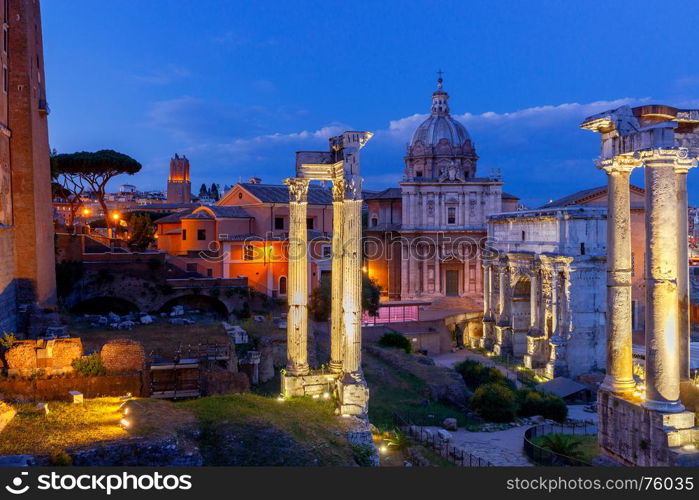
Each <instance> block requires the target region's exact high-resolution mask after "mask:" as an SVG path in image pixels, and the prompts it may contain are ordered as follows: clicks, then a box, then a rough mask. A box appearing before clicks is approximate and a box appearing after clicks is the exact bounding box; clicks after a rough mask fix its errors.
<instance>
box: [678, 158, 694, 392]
mask: <svg viewBox="0 0 699 500" xmlns="http://www.w3.org/2000/svg"><path fill="white" fill-rule="evenodd" d="M687 171H688V168H682V166H681V165H676V166H675V173H676V178H677V205H678V206H677V228H678V234H677V237H678V239H677V265H678V268H677V312H678V316H677V322H678V325H679V337H680V340H679V350H680V380H681V381H682V382H684V381H689V380H690V369H689V357H690V353H689V337H690V324H689V241H687V240H688V239H689V236H688V233H689V220H688V218H689V214H688V213H687V210H688V206H687Z"/></svg>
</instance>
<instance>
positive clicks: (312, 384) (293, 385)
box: [282, 373, 337, 398]
mask: <svg viewBox="0 0 699 500" xmlns="http://www.w3.org/2000/svg"><path fill="white" fill-rule="evenodd" d="M336 380H337V375H336V374H332V373H316V374H313V373H310V374H307V375H289V374H286V375H282V396H284V397H285V398H292V397H302V396H315V395H319V396H322V395H323V394H325V393H328V394H333V393H334V391H335V381H336Z"/></svg>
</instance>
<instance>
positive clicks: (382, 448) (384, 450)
mask: <svg viewBox="0 0 699 500" xmlns="http://www.w3.org/2000/svg"><path fill="white" fill-rule="evenodd" d="M379 451H380V452H381V453H388V447H387V446H385V445H382V446H381V448H379Z"/></svg>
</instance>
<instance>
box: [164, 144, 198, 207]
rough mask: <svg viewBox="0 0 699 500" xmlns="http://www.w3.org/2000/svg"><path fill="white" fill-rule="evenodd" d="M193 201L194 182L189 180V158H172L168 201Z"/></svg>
mask: <svg viewBox="0 0 699 500" xmlns="http://www.w3.org/2000/svg"><path fill="white" fill-rule="evenodd" d="M191 201H192V183H191V182H190V181H189V160H188V159H187V157H186V156H184V155H182V156H179V155H178V154H177V153H175V156H174V157H173V158H171V159H170V176H169V177H168V179H167V202H168V203H190V202H191Z"/></svg>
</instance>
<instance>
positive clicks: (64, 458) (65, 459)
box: [50, 450, 73, 467]
mask: <svg viewBox="0 0 699 500" xmlns="http://www.w3.org/2000/svg"><path fill="white" fill-rule="evenodd" d="M50 461H51V465H55V466H58V467H61V466H69V465H73V458H72V457H71V456H70V455H68V453H66V452H65V451H63V450H58V451H54V452H53V453H51V458H50Z"/></svg>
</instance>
